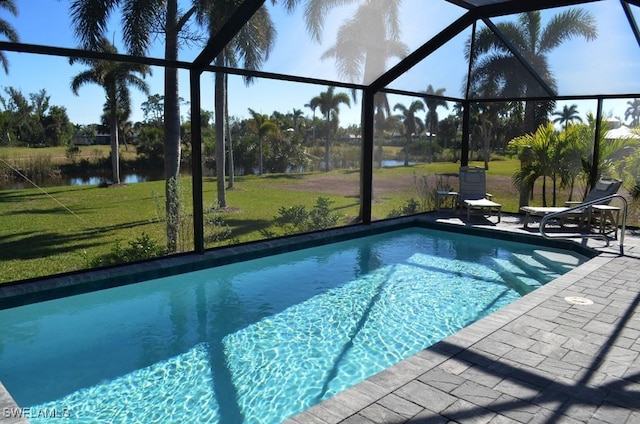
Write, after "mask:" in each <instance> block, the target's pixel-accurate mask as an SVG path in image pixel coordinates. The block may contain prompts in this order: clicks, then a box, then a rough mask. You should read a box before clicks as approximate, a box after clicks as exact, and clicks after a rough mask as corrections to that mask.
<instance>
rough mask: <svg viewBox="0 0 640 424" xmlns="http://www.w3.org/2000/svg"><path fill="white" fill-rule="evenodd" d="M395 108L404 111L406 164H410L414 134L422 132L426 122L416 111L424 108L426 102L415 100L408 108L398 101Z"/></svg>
mask: <svg viewBox="0 0 640 424" xmlns="http://www.w3.org/2000/svg"><path fill="white" fill-rule="evenodd" d="M393 110H400V112H402V124H403V125H404V135H405V139H406V141H405V145H404V166H409V146H411V140H412V138H413V135H414V134H416V133H420V132H422V130H423V129H424V124H423V123H422V120H421V119H420V118H418V117H417V116H416V113H418V112H419V111H423V110H424V103H422V102H421V101H420V100H414V101H413V102H412V103H411V105H410V106H409V107H408V108H407V107H406V106H405V105H403V104H402V103H397V104H396V105H395V106H394V107H393Z"/></svg>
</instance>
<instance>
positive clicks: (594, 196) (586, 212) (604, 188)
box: [520, 179, 622, 229]
mask: <svg viewBox="0 0 640 424" xmlns="http://www.w3.org/2000/svg"><path fill="white" fill-rule="evenodd" d="M621 185H622V181H620V180H615V179H611V180H607V179H601V180H599V181H598V182H597V183H596V185H595V187H594V188H593V189H591V190H590V191H589V193H587V195H586V197H585V198H584V200H583V201H581V202H575V201H573V202H565V206H564V207H562V206H559V207H556V206H553V207H543V206H523V207H521V208H520V210H521V211H522V212H524V213H525V215H524V228H525V229H526V228H529V220H530V219H531V217H532V216H539V217H543V216H545V215H548V214H551V213H556V212H562V211H566V210H568V209H570V208H572V207H575V206H579V205H580V204H582V203H588V202H592V201H594V200H598V199H602V198H603V197H607V196H611V195H612V194H616V193H617V192H618V190H619V189H620V186H621ZM608 203H609V202H608V201H606V202H603V203H602V204H603V205H604V204H608ZM590 212H591V209H590V207H587V208H584V209H578V210H576V211H574V212H572V213H569V214H567V215H566V216H563V217H562V218H561V219H560V225H561V226H562V225H564V221H565V220H566V219H567V218H573V219H577V220H578V226H579V227H580V228H582V226H583V225H584V223H585V222H586V221H588V220H590V217H591V213H590Z"/></svg>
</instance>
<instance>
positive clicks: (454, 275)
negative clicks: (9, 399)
mask: <svg viewBox="0 0 640 424" xmlns="http://www.w3.org/2000/svg"><path fill="white" fill-rule="evenodd" d="M586 259H587V258H584V257H581V256H579V255H577V254H575V253H569V252H561V251H556V250H553V249H549V248H542V247H539V246H530V245H524V244H518V243H514V242H504V241H499V240H495V239H484V238H477V237H473V236H468V235H458V234H450V233H446V232H438V231H432V230H425V229H410V230H402V231H395V232H392V233H386V234H381V235H377V236H371V237H365V238H361V239H354V240H351V241H346V242H340V243H335V244H331V245H327V246H323V247H315V248H311V249H305V250H301V251H296V252H292V253H287V254H283V255H277V256H271V257H266V258H261V259H256V260H252V261H248V262H242V263H238V264H233V265H227V266H224V267H219V268H212V269H207V270H203V271H196V272H191V273H187V274H181V275H177V276H172V277H168V278H161V279H157V280H152V281H147V282H144V283H139V284H133V285H129V286H124V287H118V288H113V289H108V290H102V291H97V292H92V293H88V294H83V295H78V296H73V297H67V298H62V299H57V300H52V301H47V302H42V303H37V304H32V305H28V306H23V307H19V308H13V309H7V310H3V311H0V322H1V323H2V325H1V326H0V381H2V382H3V384H4V385H5V386H6V388H7V389H8V390H9V392H10V393H11V394H12V395H13V397H14V399H15V400H16V402H17V403H18V404H19V405H20V406H21V407H30V408H31V411H32V414H31V417H32V422H34V423H38V422H47V420H46V419H44V420H43V419H40V418H38V415H39V414H40V415H45V414H47V413H48V414H50V415H51V414H56V413H57V414H58V416H60V415H62V418H57V419H56V421H55V422H87V423H89V422H92V423H93V422H103V423H107V422H109V423H110V422H117V423H126V422H143V423H144V422H180V423H189V422H194V423H201V422H211V423H212V422H221V423H243V422H246V423H278V422H281V421H283V420H284V419H286V418H287V417H290V416H292V415H294V414H296V413H298V412H301V411H303V410H304V409H306V408H308V407H310V406H312V405H314V404H316V403H318V402H319V401H321V400H323V399H327V398H328V397H330V396H332V395H334V394H336V393H338V392H340V391H342V390H344V389H345V388H347V387H350V386H352V385H354V384H356V383H358V382H360V381H362V380H363V379H365V378H367V377H369V376H371V375H373V374H375V373H377V372H379V371H381V370H383V369H385V368H388V367H389V366H390V365H392V364H394V363H397V362H399V361H400V360H402V359H403V358H406V357H408V356H410V355H412V354H413V353H415V352H417V351H419V350H421V349H424V348H426V347H428V346H430V345H432V344H433V343H435V342H437V341H438V340H441V339H443V338H444V337H447V336H448V335H450V334H452V333H455V332H456V331H458V330H459V329H461V328H463V327H465V326H466V325H468V324H470V323H472V322H474V321H476V320H478V319H479V318H482V317H483V316H486V315H487V314H490V313H491V312H493V311H496V310H498V309H500V308H502V307H503V306H505V305H507V304H509V303H511V302H513V301H514V300H516V299H518V298H519V297H521V296H522V295H523V294H526V293H527V292H529V291H531V290H533V289H535V287H537V286H539V285H540V284H544V283H545V282H547V281H549V280H551V279H552V278H555V277H556V276H558V275H559V274H561V273H563V272H566V271H567V270H569V269H571V268H572V267H574V266H575V265H578V264H580V263H581V262H583V261H584V260H586ZM549 260H551V261H553V265H552V267H551V268H549V267H547V266H545V263H546V262H548V261H549ZM34 417H35V418H34ZM49 422H50V421H49Z"/></svg>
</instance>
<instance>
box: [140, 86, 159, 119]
mask: <svg viewBox="0 0 640 424" xmlns="http://www.w3.org/2000/svg"><path fill="white" fill-rule="evenodd" d="M140 107H141V108H142V113H143V116H144V121H145V122H146V123H148V124H151V125H156V126H158V127H162V125H163V123H164V96H162V95H160V94H152V95H151V96H149V97H147V100H146V101H144V102H142V104H141V105H140Z"/></svg>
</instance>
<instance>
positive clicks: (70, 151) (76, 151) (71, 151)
mask: <svg viewBox="0 0 640 424" xmlns="http://www.w3.org/2000/svg"><path fill="white" fill-rule="evenodd" d="M64 155H65V157H66V158H67V159H69V161H70V162H71V163H76V161H77V160H78V156H80V148H79V147H78V146H74V145H73V144H70V145H69V146H67V149H66V150H65V152H64Z"/></svg>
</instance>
